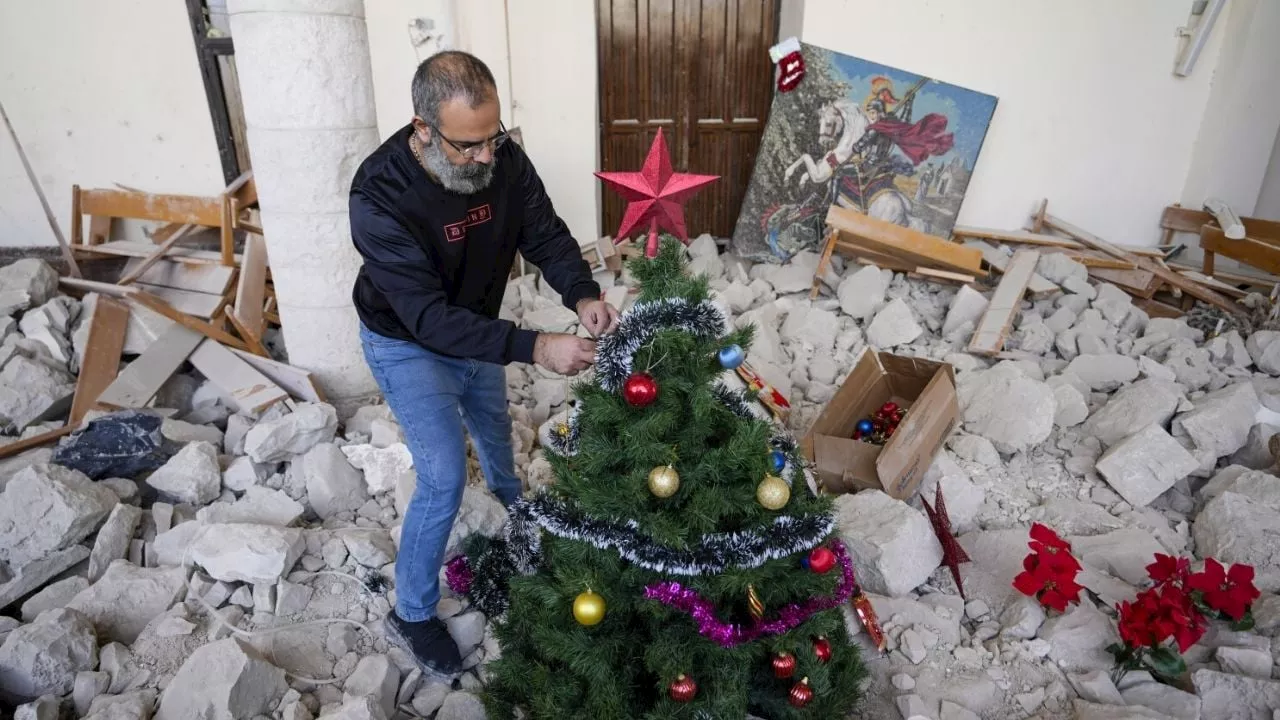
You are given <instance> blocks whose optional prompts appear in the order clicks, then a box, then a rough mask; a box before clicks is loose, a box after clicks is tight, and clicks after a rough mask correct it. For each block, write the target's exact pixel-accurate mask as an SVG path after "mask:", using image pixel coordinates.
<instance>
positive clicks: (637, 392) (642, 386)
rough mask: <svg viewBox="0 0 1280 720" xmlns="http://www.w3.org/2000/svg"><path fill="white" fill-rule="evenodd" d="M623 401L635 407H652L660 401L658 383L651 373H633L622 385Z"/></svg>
mask: <svg viewBox="0 0 1280 720" xmlns="http://www.w3.org/2000/svg"><path fill="white" fill-rule="evenodd" d="M622 399H624V400H626V401H627V404H628V405H631V406H633V407H645V406H646V405H652V404H653V401H654V400H657V399H658V381H657V380H654V379H653V376H652V375H650V374H649V373H643V372H640V373H631V375H630V376H628V377H627V380H626V382H624V383H623V384H622Z"/></svg>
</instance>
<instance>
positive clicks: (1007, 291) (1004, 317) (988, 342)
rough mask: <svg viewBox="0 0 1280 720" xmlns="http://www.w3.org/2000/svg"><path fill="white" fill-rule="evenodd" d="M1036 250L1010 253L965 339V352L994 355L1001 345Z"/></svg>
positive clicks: (1037, 256) (1036, 258) (1032, 267)
mask: <svg viewBox="0 0 1280 720" xmlns="http://www.w3.org/2000/svg"><path fill="white" fill-rule="evenodd" d="M1039 260H1040V253H1039V252H1038V251H1036V250H1019V251H1018V252H1016V253H1014V254H1013V259H1012V260H1010V262H1009V265H1008V268H1007V270H1006V272H1005V274H1004V277H1003V278H1001V279H1000V284H999V285H997V286H996V291H995V293H994V294H992V296H991V302H990V303H989V304H988V305H987V311H986V313H984V314H983V316H982V320H981V321H979V322H978V327H977V329H976V330H974V332H973V338H972V339H971V340H970V341H969V352H971V353H975V354H978V355H995V354H996V353H998V352H1000V351H1001V350H1003V349H1004V341H1005V339H1006V338H1007V337H1008V335H1009V327H1010V325H1012V324H1013V317H1014V316H1015V315H1017V314H1018V306H1019V305H1020V304H1021V303H1022V295H1023V293H1025V292H1026V291H1027V283H1029V282H1030V281H1031V276H1032V275H1034V274H1035V269H1036V263H1037V262H1038V261H1039Z"/></svg>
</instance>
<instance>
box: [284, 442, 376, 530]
mask: <svg viewBox="0 0 1280 720" xmlns="http://www.w3.org/2000/svg"><path fill="white" fill-rule="evenodd" d="M300 462H301V463H302V473H303V476H304V477H305V478H306V484H307V500H308V502H309V503H310V504H311V509H312V510H315V512H316V514H317V515H319V516H320V517H321V518H327V517H330V516H332V515H336V514H337V513H340V512H345V511H354V510H357V509H358V508H359V507H360V506H361V505H364V504H365V502H367V501H368V499H369V494H368V492H366V490H365V481H364V478H363V477H362V476H361V474H360V472H359V471H357V470H356V469H355V468H354V467H352V466H351V463H349V462H347V456H346V454H345V453H343V451H342V449H341V448H339V447H338V446H337V445H334V444H333V443H320V444H318V445H316V446H315V447H313V448H311V449H310V450H308V451H307V453H306V454H305V455H303V456H302V459H301V461H300Z"/></svg>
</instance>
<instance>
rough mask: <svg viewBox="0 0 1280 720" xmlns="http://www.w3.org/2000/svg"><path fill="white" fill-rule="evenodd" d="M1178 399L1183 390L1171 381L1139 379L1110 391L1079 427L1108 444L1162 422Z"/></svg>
mask: <svg viewBox="0 0 1280 720" xmlns="http://www.w3.org/2000/svg"><path fill="white" fill-rule="evenodd" d="M1181 400H1182V390H1181V389H1180V388H1179V387H1178V386H1177V385H1176V384H1174V383H1171V382H1168V381H1166V380H1156V379H1154V378H1147V379H1145V380H1139V381H1137V382H1135V383H1132V384H1131V385H1128V386H1126V387H1124V388H1121V389H1120V390H1119V391H1118V392H1116V394H1114V395H1112V396H1111V399H1110V400H1108V401H1107V404H1106V405H1104V406H1103V407H1102V408H1101V409H1099V410H1098V411H1097V412H1095V413H1094V414H1093V416H1092V417H1090V418H1089V419H1088V420H1087V421H1086V422H1085V424H1084V427H1083V428H1082V429H1083V430H1084V432H1086V433H1088V434H1090V435H1092V436H1094V437H1096V438H1098V440H1099V441H1101V442H1102V444H1103V445H1105V446H1108V447H1109V446H1111V445H1114V444H1116V443H1117V442H1119V441H1121V440H1123V439H1124V438H1126V437H1128V436H1130V435H1132V434H1133V433H1135V432H1138V431H1139V430H1142V429H1143V428H1145V427H1148V426H1151V425H1156V426H1163V425H1164V424H1165V423H1167V422H1168V421H1169V418H1171V417H1173V413H1174V411H1175V410H1176V409H1177V407H1178V403H1179V402H1180V401H1181Z"/></svg>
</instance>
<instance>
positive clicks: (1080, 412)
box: [1048, 376, 1089, 428]
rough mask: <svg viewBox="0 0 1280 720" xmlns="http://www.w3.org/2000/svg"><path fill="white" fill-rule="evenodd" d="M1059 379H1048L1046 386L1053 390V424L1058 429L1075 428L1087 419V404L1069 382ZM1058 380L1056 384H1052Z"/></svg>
mask: <svg viewBox="0 0 1280 720" xmlns="http://www.w3.org/2000/svg"><path fill="white" fill-rule="evenodd" d="M1059 377H1061V376H1058V377H1053V378H1050V379H1049V382H1048V385H1049V387H1051V388H1053V401H1054V405H1055V406H1056V409H1055V410H1054V413H1053V424H1054V425H1057V426H1058V427H1063V428H1066V427H1075V426H1076V425H1079V424H1080V423H1082V422H1084V421H1085V420H1086V419H1087V418H1088V417H1089V403H1088V401H1087V400H1086V399H1085V396H1084V394H1083V393H1081V392H1080V390H1079V389H1077V388H1076V387H1075V386H1074V385H1072V384H1071V383H1070V382H1064V381H1060V380H1059ZM1055 380H1058V382H1054V381H1055Z"/></svg>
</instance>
